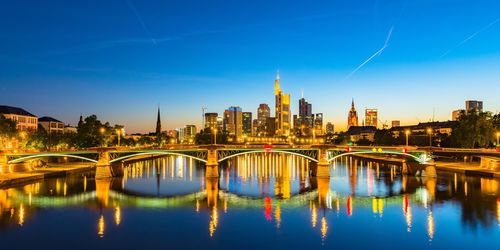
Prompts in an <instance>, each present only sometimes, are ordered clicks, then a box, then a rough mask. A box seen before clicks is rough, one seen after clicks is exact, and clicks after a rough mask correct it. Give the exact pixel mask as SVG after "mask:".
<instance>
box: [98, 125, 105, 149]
mask: <svg viewBox="0 0 500 250" xmlns="http://www.w3.org/2000/svg"><path fill="white" fill-rule="evenodd" d="M105 132H106V129H105V128H104V127H101V128H100V129H99V133H101V136H102V137H103V139H102V145H101V147H104V142H105V140H106V138H105V136H104V133H105Z"/></svg>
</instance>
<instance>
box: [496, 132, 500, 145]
mask: <svg viewBox="0 0 500 250" xmlns="http://www.w3.org/2000/svg"><path fill="white" fill-rule="evenodd" d="M499 139H500V131H497V145H496V146H497V147H500V143H499Z"/></svg>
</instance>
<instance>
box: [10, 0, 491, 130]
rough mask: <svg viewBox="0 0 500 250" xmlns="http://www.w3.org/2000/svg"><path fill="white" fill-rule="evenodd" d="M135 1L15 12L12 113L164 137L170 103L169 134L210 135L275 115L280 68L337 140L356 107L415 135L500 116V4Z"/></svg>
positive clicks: (15, 6)
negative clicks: (466, 107)
mask: <svg viewBox="0 0 500 250" xmlns="http://www.w3.org/2000/svg"><path fill="white" fill-rule="evenodd" d="M128 3H130V4H127V1H123V2H114V3H100V4H99V5H98V6H99V7H97V8H94V9H89V8H86V7H85V6H83V5H81V4H80V3H66V2H65V3H64V4H60V5H53V6H52V8H50V9H47V8H45V9H44V8H41V7H42V6H38V7H40V8H36V7H37V6H36V5H38V4H41V3H37V2H33V3H32V4H31V5H33V8H31V9H26V8H24V6H23V5H22V4H19V3H9V4H8V5H7V6H5V8H3V11H2V15H1V17H0V20H2V22H1V23H3V24H2V26H1V27H2V32H1V33H0V37H1V38H2V42H1V43H2V46H1V49H0V66H1V67H2V68H3V69H4V70H3V73H2V74H1V75H0V82H1V83H2V84H0V90H1V91H2V92H3V94H2V103H0V104H1V105H10V106H16V107H22V108H24V109H26V110H29V111H30V112H32V113H34V114H36V115H37V116H39V117H42V116H50V117H54V118H57V119H59V120H61V121H64V122H65V123H70V124H72V125H76V123H77V121H78V118H79V115H80V114H83V115H84V116H85V115H91V114H96V115H97V116H98V117H99V118H100V119H101V120H104V121H109V122H111V123H113V124H114V123H116V124H123V125H125V126H126V127H127V132H130V133H134V132H141V133H144V132H152V131H155V118H156V107H157V106H158V103H159V104H160V108H161V111H162V112H161V117H162V123H163V124H162V125H163V127H164V129H172V128H178V127H184V126H185V125H186V124H195V125H197V127H201V123H202V117H201V112H200V111H201V107H202V106H204V107H207V108H208V110H207V111H208V112H217V113H219V114H220V113H222V112H223V111H224V110H225V109H226V108H227V107H230V106H240V107H241V108H242V110H244V111H251V112H252V113H253V114H254V115H255V114H256V110H257V107H258V105H259V104H260V103H267V104H269V105H271V106H273V105H272V104H273V103H274V96H273V95H272V89H273V85H274V78H275V72H276V70H277V69H278V68H279V70H280V71H281V82H280V84H281V86H280V87H281V88H282V89H283V92H285V93H288V94H290V95H291V97H290V98H291V111H292V114H297V113H298V105H297V100H298V99H299V98H300V97H301V90H302V89H303V90H304V91H305V95H304V97H305V98H306V99H307V100H308V101H310V102H311V103H314V107H315V112H317V113H323V114H324V117H323V120H324V121H325V123H326V122H332V123H333V124H334V125H335V128H336V130H345V129H346V127H347V126H346V125H347V123H346V116H347V111H348V110H349V107H350V101H351V99H352V98H354V100H355V101H356V108H357V110H358V112H359V113H360V114H361V113H364V110H365V109H366V108H375V109H378V111H379V112H378V119H380V120H381V121H386V120H387V121H392V120H400V121H401V125H407V124H416V123H418V122H419V121H421V122H427V121H429V120H431V119H432V118H433V117H434V119H435V120H441V121H444V120H451V112H452V111H453V110H457V109H462V108H463V102H464V101H465V100H482V101H483V102H484V105H485V106H484V110H486V111H492V112H494V113H496V112H498V111H499V107H500V100H499V99H498V98H497V95H498V94H497V93H498V82H500V73H498V72H497V70H496V69H497V68H498V61H499V59H500V46H499V45H498V44H500V40H499V39H500V38H499V37H498V36H496V35H495V34H497V33H498V32H499V31H500V25H499V24H498V21H499V19H498V18H499V17H498V14H497V13H496V12H495V11H494V10H495V9H498V8H496V7H498V3H496V2H494V1H480V2H475V3H468V2H460V3H453V4H452V5H450V3H449V1H438V2H436V1H433V2H432V3H431V2H418V3H416V2H412V1H407V2H404V3H391V2H387V1H374V2H369V3H367V2H366V1H363V2H327V3H316V4H305V3H296V4H284V3H277V2H274V3H267V2H256V3H255V7H251V6H247V4H246V3H226V8H224V9H218V8H215V7H212V6H209V5H208V6H205V5H204V3H199V5H203V6H200V7H203V8H199V9H203V11H200V10H193V9H192V8H184V7H185V6H182V5H178V4H176V3H175V2H173V3H168V2H167V3H159V2H153V3H148V4H145V3H141V2H138V1H128ZM359 6H361V7H359ZM430 7H432V8H430ZM244 8H251V9H254V10H255V11H256V13H258V14H259V15H256V13H249V12H245V11H241V9H244ZM35 9H40V10H39V11H33V10H35ZM277 10H279V11H277ZM298 10H300V12H299V13H300V15H298V14H297V13H298ZM444 10H446V13H451V14H450V15H447V16H443V15H442V13H443V11H444ZM108 11H113V13H115V14H114V16H113V18H105V16H104V15H102V13H103V12H108ZM471 11H475V12H476V13H481V15H470V16H469V15H468V13H470V12H471ZM68 13H72V14H74V15H71V18H68ZM165 13H168V14H169V15H165ZM89 16H92V18H89ZM215 17H218V18H215ZM367 17H368V18H367ZM36 20H42V21H40V22H36V23H37V25H35V26H36V27H34V26H32V25H31V23H32V22H34V21H36ZM60 20H65V22H60ZM173 20H176V21H175V22H174V21H173ZM359 20H363V21H359ZM367 20H370V21H367ZM173 24H175V25H173ZM457 26H459V27H461V28H460V29H456V28H455V27H457ZM33 41H37V42H36V43H34V42H33ZM243 48H245V49H243ZM41 86H43V87H41ZM359 119H360V121H361V120H362V119H363V117H361V116H360V117H359Z"/></svg>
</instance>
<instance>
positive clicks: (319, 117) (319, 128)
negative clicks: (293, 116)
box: [314, 113, 323, 135]
mask: <svg viewBox="0 0 500 250" xmlns="http://www.w3.org/2000/svg"><path fill="white" fill-rule="evenodd" d="M314 134H315V135H323V113H317V114H316V115H315V118H314Z"/></svg>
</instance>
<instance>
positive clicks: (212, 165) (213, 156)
mask: <svg viewBox="0 0 500 250" xmlns="http://www.w3.org/2000/svg"><path fill="white" fill-rule="evenodd" d="M206 166H207V167H206V169H205V177H206V178H219V161H218V157H217V148H215V147H214V148H208V151H207V164H206Z"/></svg>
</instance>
